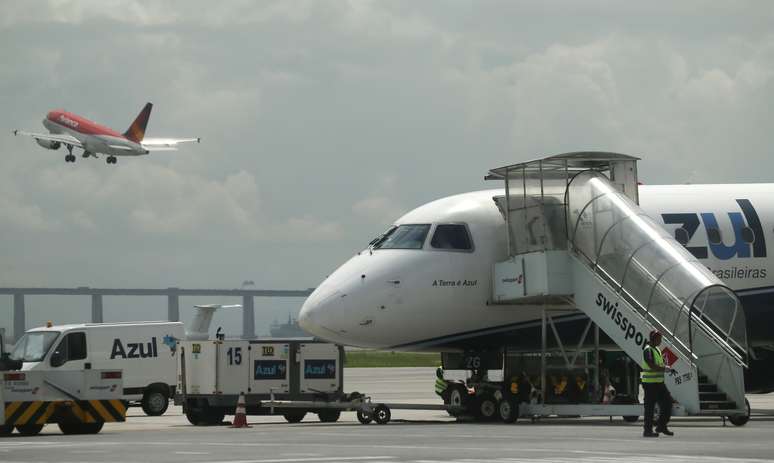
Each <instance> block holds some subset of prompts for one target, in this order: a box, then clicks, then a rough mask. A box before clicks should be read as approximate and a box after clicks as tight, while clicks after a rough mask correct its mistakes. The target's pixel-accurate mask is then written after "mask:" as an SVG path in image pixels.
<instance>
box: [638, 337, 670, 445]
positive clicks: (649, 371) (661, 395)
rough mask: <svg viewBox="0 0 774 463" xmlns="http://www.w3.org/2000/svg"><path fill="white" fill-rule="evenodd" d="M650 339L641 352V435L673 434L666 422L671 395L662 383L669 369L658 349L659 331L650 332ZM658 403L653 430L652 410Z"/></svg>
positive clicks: (659, 342)
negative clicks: (642, 417)
mask: <svg viewBox="0 0 774 463" xmlns="http://www.w3.org/2000/svg"><path fill="white" fill-rule="evenodd" d="M649 338H650V340H649V342H648V344H647V345H646V346H645V350H644V351H643V353H642V356H643V362H642V373H640V381H641V382H642V389H643V390H644V391H645V429H644V431H643V433H642V435H643V437H658V435H659V433H661V434H664V435H667V436H673V435H674V433H673V432H672V431H670V430H669V429H667V423H669V418H670V417H671V416H672V396H671V395H670V394H669V390H668V389H667V387H666V384H664V372H666V371H671V369H670V368H667V367H665V366H664V357H663V356H662V355H661V351H660V350H659V349H658V346H659V344H661V333H659V332H658V331H656V330H653V331H651V332H650V337H649ZM657 403H658V406H659V409H660V413H659V418H658V423H656V431H655V432H654V431H653V410H654V408H655V406H656V404H657Z"/></svg>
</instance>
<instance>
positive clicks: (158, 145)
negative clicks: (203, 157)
mask: <svg viewBox="0 0 774 463" xmlns="http://www.w3.org/2000/svg"><path fill="white" fill-rule="evenodd" d="M201 140H202V139H201V138H145V139H143V140H142V147H143V148H145V149H146V150H148V151H174V150H176V149H177V145H178V144H179V143H191V142H196V143H200V142H201Z"/></svg>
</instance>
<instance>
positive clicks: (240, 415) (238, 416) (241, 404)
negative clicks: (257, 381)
mask: <svg viewBox="0 0 774 463" xmlns="http://www.w3.org/2000/svg"><path fill="white" fill-rule="evenodd" d="M231 427H232V428H249V427H250V425H249V424H247V413H246V412H245V393H244V392H240V393H239V400H237V406H236V413H234V423H233V424H232V425H231Z"/></svg>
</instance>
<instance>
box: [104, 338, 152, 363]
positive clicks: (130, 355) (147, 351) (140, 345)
mask: <svg viewBox="0 0 774 463" xmlns="http://www.w3.org/2000/svg"><path fill="white" fill-rule="evenodd" d="M158 356H159V350H158V347H157V345H156V337H155V336H154V337H152V338H151V341H150V342H128V343H126V348H124V344H123V343H122V342H121V340H120V339H118V338H116V339H114V340H113V349H112V350H111V351H110V358H111V359H114V358H116V357H120V358H122V359H138V358H148V357H158Z"/></svg>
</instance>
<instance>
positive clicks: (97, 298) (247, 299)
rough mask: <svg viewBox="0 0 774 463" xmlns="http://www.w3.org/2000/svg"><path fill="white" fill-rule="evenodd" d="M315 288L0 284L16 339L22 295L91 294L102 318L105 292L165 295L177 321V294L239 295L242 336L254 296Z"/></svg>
mask: <svg viewBox="0 0 774 463" xmlns="http://www.w3.org/2000/svg"><path fill="white" fill-rule="evenodd" d="M312 291H314V288H307V289H185V288H151V289H148V288H90V287H87V286H79V287H77V288H0V295H12V296H13V320H12V325H13V333H14V338H16V339H18V338H19V336H21V334H22V333H24V331H25V330H26V323H27V314H26V309H25V305H24V298H25V296H42V295H46V296H58V295H61V296H91V321H92V322H93V323H102V322H103V310H102V298H103V297H104V296H166V297H167V320H169V321H180V296H218V297H221V296H228V297H241V298H242V337H243V338H246V339H247V338H253V337H255V304H254V298H256V297H304V298H305V297H307V296H309V295H310V294H311V293H312Z"/></svg>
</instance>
